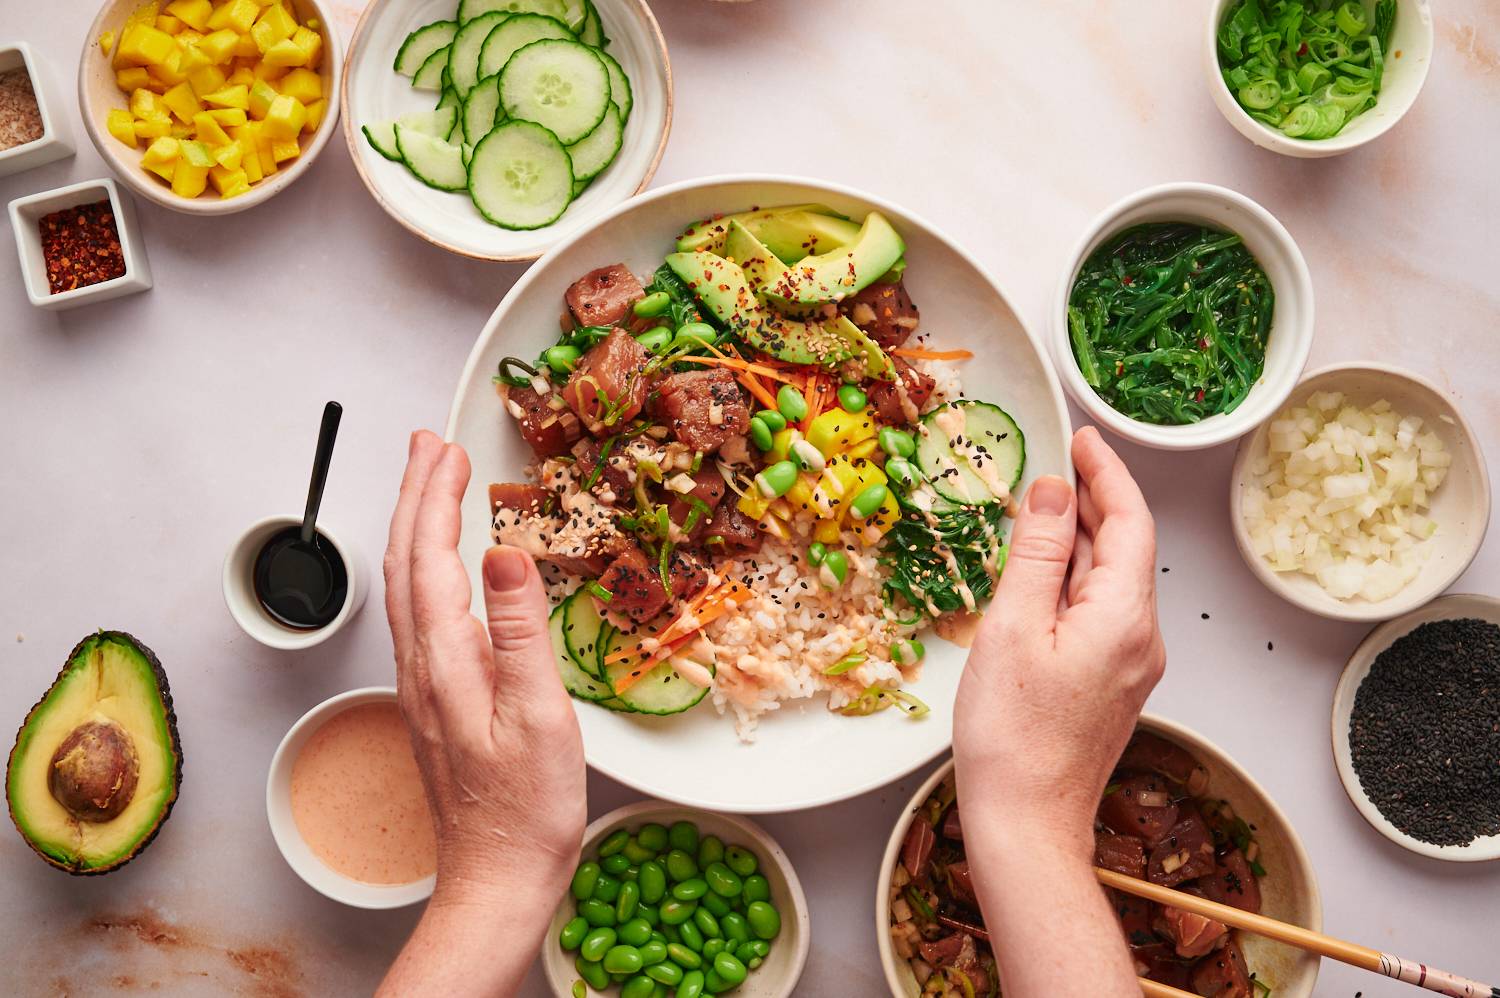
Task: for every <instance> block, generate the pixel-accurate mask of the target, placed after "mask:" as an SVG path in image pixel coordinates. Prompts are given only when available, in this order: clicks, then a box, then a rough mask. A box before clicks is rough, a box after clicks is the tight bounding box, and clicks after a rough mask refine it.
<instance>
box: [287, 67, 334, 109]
mask: <svg viewBox="0 0 1500 998" xmlns="http://www.w3.org/2000/svg"><path fill="white" fill-rule="evenodd" d="M276 89H278V90H280V91H281V92H282V93H283V94H286V95H287V96H288V97H295V98H297V99H298V100H299V101H301V102H302V103H303V104H311V103H312V102H313V101H316V100H320V99H322V97H323V78H322V77H321V76H319V75H318V74H317V73H314V72H313V71H312V70H310V69H294V70H292V71H291V72H289V73H287V74H286V75H285V76H283V77H282V78H281V82H280V83H278V84H277V85H276Z"/></svg>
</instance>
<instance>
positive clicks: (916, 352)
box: [891, 347, 974, 360]
mask: <svg viewBox="0 0 1500 998" xmlns="http://www.w3.org/2000/svg"><path fill="white" fill-rule="evenodd" d="M891 353H893V354H895V355H896V356H897V357H913V358H915V359H917V360H973V359H974V351H972V350H928V349H926V348H925V347H898V348H897V349H895V350H892V351H891Z"/></svg>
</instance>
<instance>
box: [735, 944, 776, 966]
mask: <svg viewBox="0 0 1500 998" xmlns="http://www.w3.org/2000/svg"><path fill="white" fill-rule="evenodd" d="M734 955H735V956H737V957H739V958H740V962H741V963H749V962H750V961H749V959H747V958H749V957H759V958H761V959H762V960H764V959H765V958H766V957H768V956H770V955H771V944H770V943H768V942H766V941H765V940H764V939H752V940H750V941H749V942H748V943H741V944H740V945H738V946H736V947H735V948H734Z"/></svg>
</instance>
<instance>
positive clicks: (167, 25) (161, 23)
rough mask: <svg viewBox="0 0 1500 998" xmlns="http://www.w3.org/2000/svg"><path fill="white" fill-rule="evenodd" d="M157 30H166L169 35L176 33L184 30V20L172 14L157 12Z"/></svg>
mask: <svg viewBox="0 0 1500 998" xmlns="http://www.w3.org/2000/svg"><path fill="white" fill-rule="evenodd" d="M156 30H157V31H165V32H166V33H167V34H169V35H175V34H177V32H179V31H181V30H182V22H181V21H179V20H178V19H177V18H175V17H173V16H172V15H171V14H157V15H156Z"/></svg>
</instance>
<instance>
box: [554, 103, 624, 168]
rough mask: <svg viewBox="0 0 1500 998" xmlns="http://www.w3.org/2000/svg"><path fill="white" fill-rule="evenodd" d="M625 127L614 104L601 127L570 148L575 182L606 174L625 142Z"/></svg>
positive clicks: (569, 153) (569, 156)
mask: <svg viewBox="0 0 1500 998" xmlns="http://www.w3.org/2000/svg"><path fill="white" fill-rule="evenodd" d="M624 134H625V126H624V125H623V124H621V121H620V112H619V110H617V109H616V108H615V106H614V105H613V104H611V105H610V106H609V109H608V110H606V111H605V112H604V120H603V121H601V122H599V127H598V128H595V129H594V130H593V131H592V132H589V133H588V134H587V135H585V136H584V137H583V138H581V139H579V140H578V141H577V142H575V143H573V144H572V145H570V146H568V158H569V159H571V160H572V161H573V181H574V183H575V185H576V184H577V182H579V181H584V182H587V181H590V180H593V179H594V178H595V177H597V176H598V175H599V174H601V173H603V172H604V169H605V167H607V166H609V164H611V163H613V162H614V161H615V156H616V155H618V154H619V152H620V146H621V144H622V143H623V142H624Z"/></svg>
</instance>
